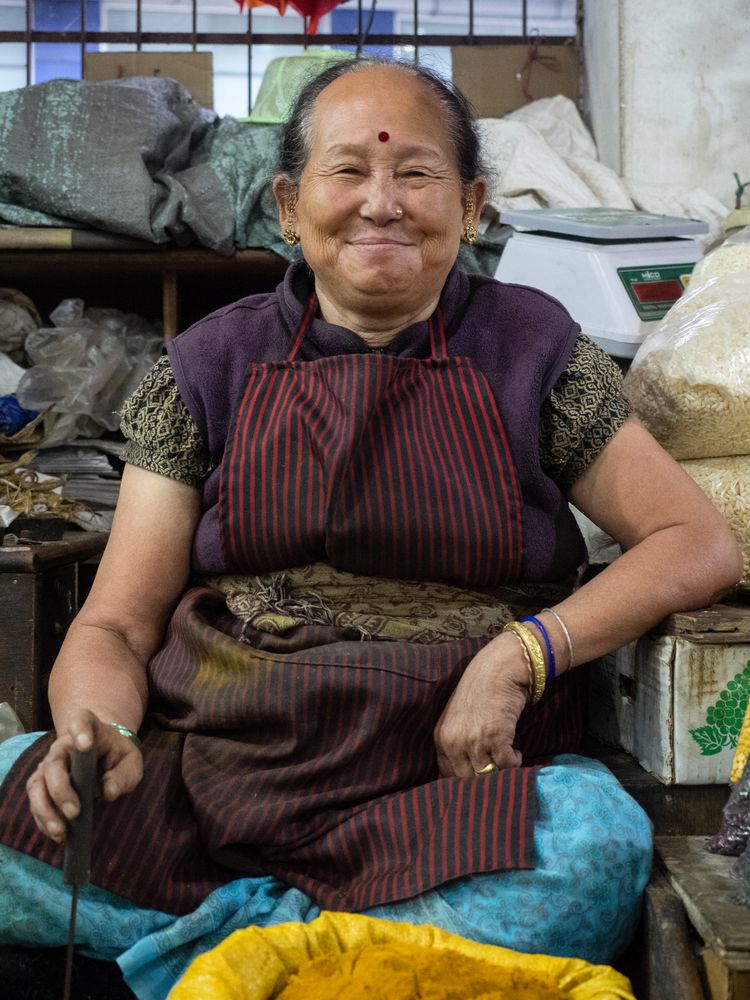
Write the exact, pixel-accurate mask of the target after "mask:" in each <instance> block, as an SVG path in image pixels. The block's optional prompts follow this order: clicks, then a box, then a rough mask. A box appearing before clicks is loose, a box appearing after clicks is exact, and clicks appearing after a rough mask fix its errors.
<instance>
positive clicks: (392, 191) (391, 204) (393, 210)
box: [360, 178, 404, 226]
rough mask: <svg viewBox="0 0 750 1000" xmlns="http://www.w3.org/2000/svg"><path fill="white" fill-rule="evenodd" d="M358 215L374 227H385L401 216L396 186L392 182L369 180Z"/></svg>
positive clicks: (388, 180) (401, 211)
mask: <svg viewBox="0 0 750 1000" xmlns="http://www.w3.org/2000/svg"><path fill="white" fill-rule="evenodd" d="M360 214H361V216H362V217H363V218H365V219H369V220H370V221H371V222H373V223H374V224H375V225H376V226H387V225H388V223H389V222H393V221H394V220H398V219H400V218H401V217H402V216H403V214H404V210H403V207H402V206H401V205H399V202H398V197H397V191H396V185H395V184H394V183H393V181H392V180H390V179H376V178H372V179H371V180H370V182H369V183H368V184H367V186H366V189H365V191H364V198H363V200H362V205H361V208H360Z"/></svg>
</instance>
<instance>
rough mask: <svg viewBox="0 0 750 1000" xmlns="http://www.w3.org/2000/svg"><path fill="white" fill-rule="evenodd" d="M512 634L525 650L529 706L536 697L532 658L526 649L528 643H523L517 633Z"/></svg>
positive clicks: (527, 700) (527, 701)
mask: <svg viewBox="0 0 750 1000" xmlns="http://www.w3.org/2000/svg"><path fill="white" fill-rule="evenodd" d="M503 631H505V629H503ZM509 631H510V630H509ZM510 634H511V635H514V636H515V637H516V639H518V641H519V643H520V645H521V649H522V650H523V658H524V660H525V661H526V667H527V669H528V671H529V690H528V691H527V692H526V704H527V705H528V703H529V702H530V701H531V699H532V698H533V697H534V668H533V666H532V665H531V657H530V656H529V651H528V649H527V648H526V643H525V642H524V641H523V639H522V638H521V636H520V635H518V633H517V632H511V633H510Z"/></svg>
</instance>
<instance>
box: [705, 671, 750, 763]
mask: <svg viewBox="0 0 750 1000" xmlns="http://www.w3.org/2000/svg"><path fill="white" fill-rule="evenodd" d="M748 700H750V660H748V661H747V663H746V664H745V668H744V670H740V672H739V673H738V674H735V676H734V677H733V678H732V679H731V681H729V683H728V684H727V686H726V688H725V689H724V690H723V691H722V692H721V694H720V695H719V697H718V699H717V701H716V704H715V705H712V706H711V707H710V708H709V709H708V711H707V712H706V725H705V726H699V727H698V728H697V729H691V730H690V735H691V736H692V737H693V739H694V740H695V742H696V743H697V744H698V746H699V747H700V752H701V756H702V757H710V756H712V755H713V754H715V753H721V751H722V750H723V749H724V747H736V746H737V739H738V737H739V735H740V729H741V728H742V720H743V718H744V716H745V709H746V708H747V703H748Z"/></svg>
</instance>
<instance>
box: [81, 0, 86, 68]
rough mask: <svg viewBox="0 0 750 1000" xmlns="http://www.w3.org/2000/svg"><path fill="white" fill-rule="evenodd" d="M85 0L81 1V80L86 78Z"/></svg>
mask: <svg viewBox="0 0 750 1000" xmlns="http://www.w3.org/2000/svg"><path fill="white" fill-rule="evenodd" d="M85 69H86V0H81V79H82V80H83V79H84V77H85V76H86V73H85Z"/></svg>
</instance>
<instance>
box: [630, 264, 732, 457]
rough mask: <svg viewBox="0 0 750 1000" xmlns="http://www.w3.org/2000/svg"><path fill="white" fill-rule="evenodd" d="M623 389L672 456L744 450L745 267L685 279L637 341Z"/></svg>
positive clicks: (717, 453)
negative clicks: (651, 327)
mask: <svg viewBox="0 0 750 1000" xmlns="http://www.w3.org/2000/svg"><path fill="white" fill-rule="evenodd" d="M718 252H719V251H714V253H715V254H716V253H718ZM711 256H713V254H712V255H711ZM714 266H715V268H717V269H720V267H721V263H720V260H719V263H717V264H715V265H714ZM624 392H625V395H626V396H627V397H628V399H629V400H630V402H631V404H632V405H633V408H634V410H635V412H636V414H637V415H638V416H639V417H640V418H641V420H643V422H644V423H645V425H646V426H647V427H648V429H649V430H650V431H651V433H652V434H653V435H654V437H655V438H656V439H657V440H658V441H659V442H660V443H661V444H662V445H663V446H664V447H665V448H666V449H667V451H669V452H670V453H671V454H672V455H673V456H674V457H675V458H677V459H680V460H684V459H691V458H713V457H719V456H722V455H750V271H744V270H743V271H734V272H730V273H718V274H714V276H713V277H710V278H708V279H707V280H706V281H705V282H702V283H701V282H698V283H693V282H691V284H690V288H689V290H688V291H687V292H686V294H685V295H683V296H682V298H680V299H679V300H678V301H677V302H676V303H675V305H674V306H673V307H672V308H671V309H670V310H669V312H668V313H667V315H666V316H665V317H664V319H663V320H662V321H661V322H660V323H659V325H658V326H657V328H656V329H655V330H654V331H653V332H652V333H650V334H649V335H648V336H647V337H646V339H645V340H644V341H643V343H642V344H641V346H640V348H639V349H638V352H637V354H636V356H635V358H634V359H633V364H632V366H631V368H630V371H629V372H628V374H627V376H626V378H625V384H624Z"/></svg>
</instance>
